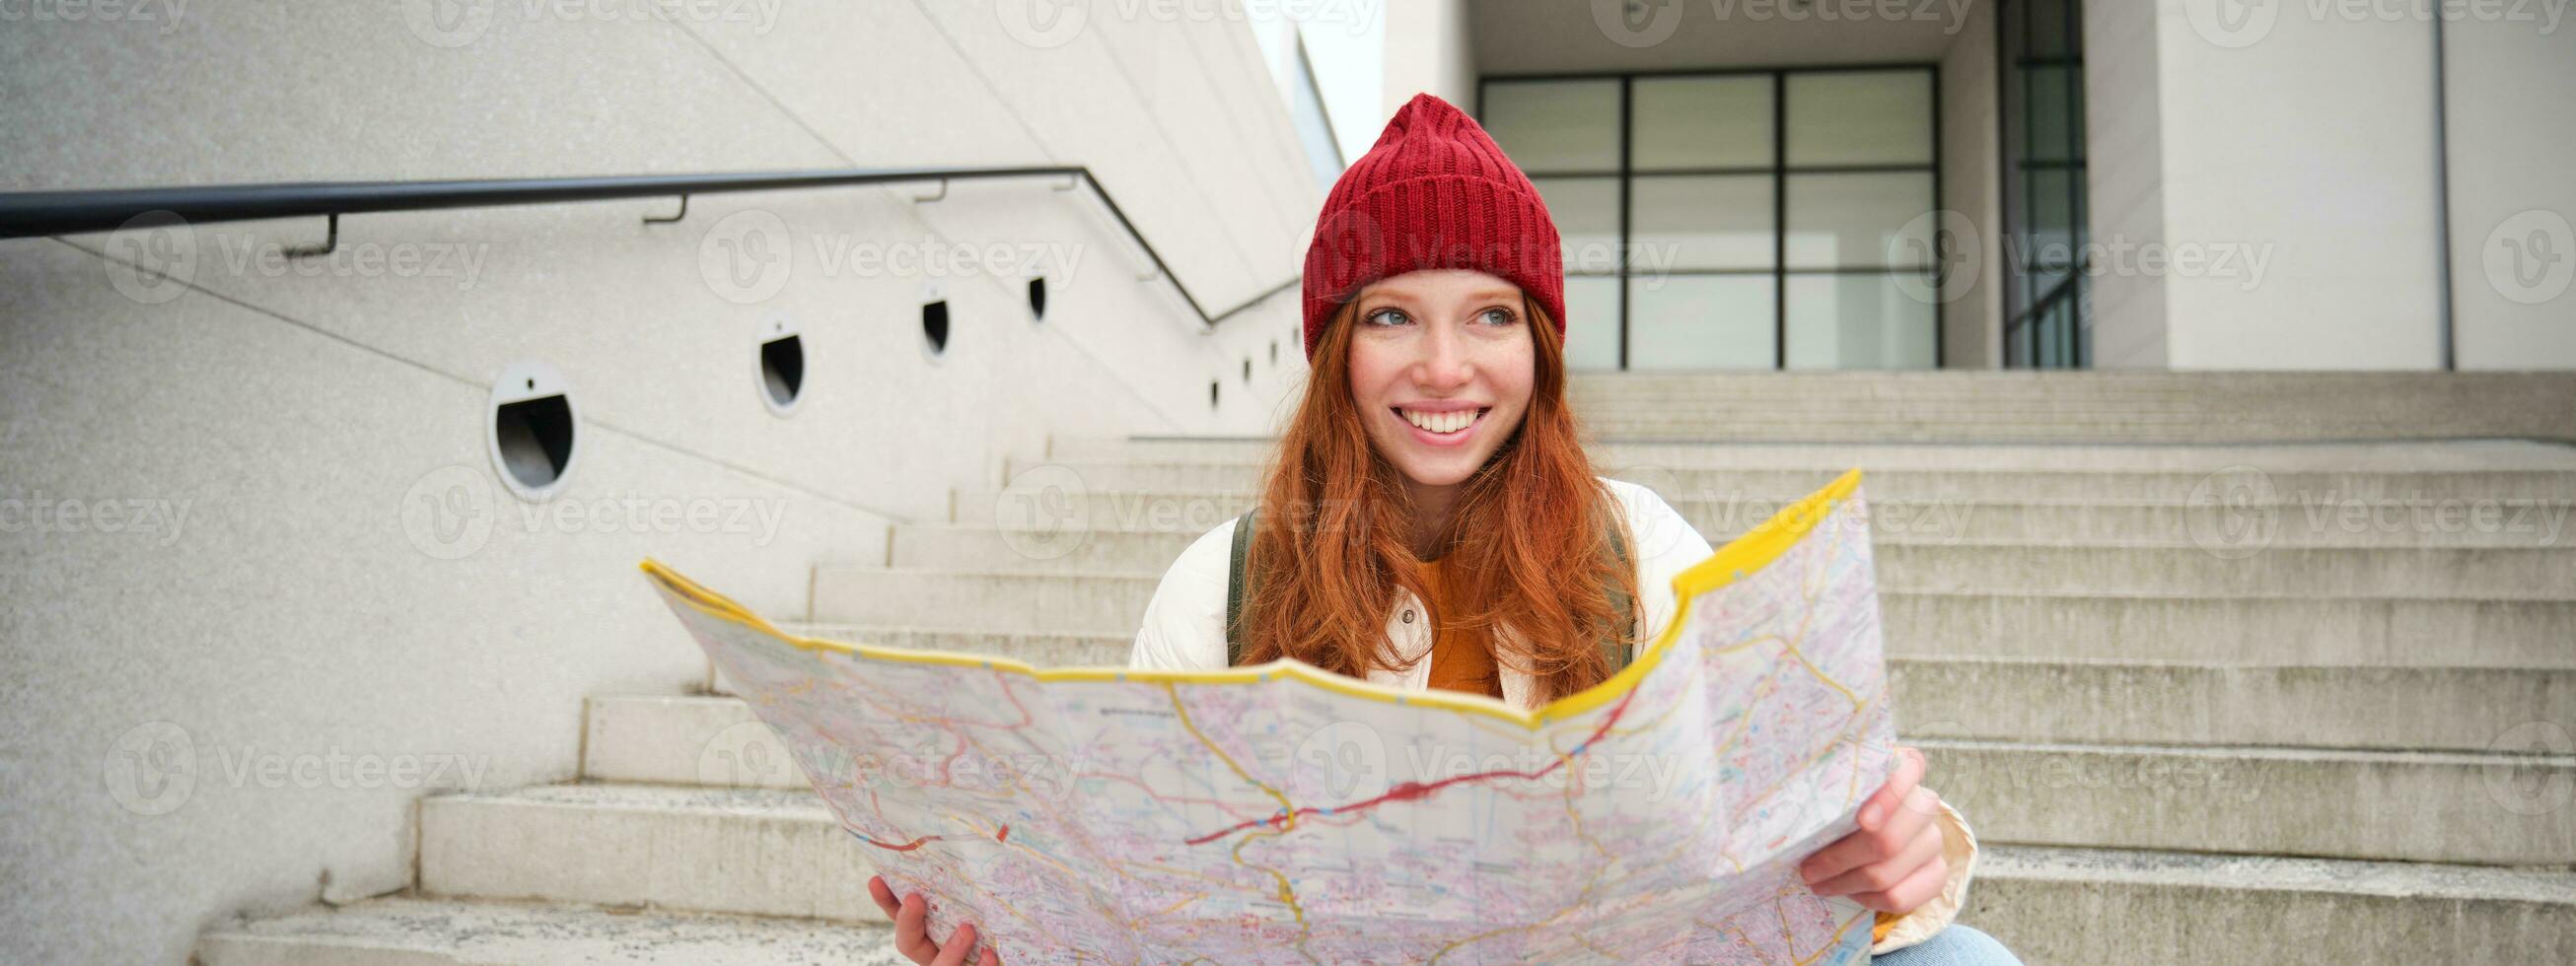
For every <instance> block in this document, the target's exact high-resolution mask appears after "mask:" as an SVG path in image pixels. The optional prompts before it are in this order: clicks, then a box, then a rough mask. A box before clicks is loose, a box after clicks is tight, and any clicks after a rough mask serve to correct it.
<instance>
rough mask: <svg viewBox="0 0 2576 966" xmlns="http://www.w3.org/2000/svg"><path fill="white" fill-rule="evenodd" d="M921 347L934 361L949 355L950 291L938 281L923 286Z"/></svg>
mask: <svg viewBox="0 0 2576 966" xmlns="http://www.w3.org/2000/svg"><path fill="white" fill-rule="evenodd" d="M921 346H922V348H923V349H924V350H926V351H928V352H929V353H930V357H931V358H932V359H937V358H939V357H940V356H943V355H946V354H947V353H948V290H947V287H946V286H943V285H941V284H939V283H938V282H936V281H930V282H924V283H922V286H921Z"/></svg>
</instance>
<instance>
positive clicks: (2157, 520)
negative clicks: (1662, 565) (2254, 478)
mask: <svg viewBox="0 0 2576 966" xmlns="http://www.w3.org/2000/svg"><path fill="white" fill-rule="evenodd" d="M1829 478H1830V477H1829V476H1828V475H1823V474H1820V475H1818V476H1817V477H1816V479H1817V481H1818V485H1822V482H1823V481H1825V480H1827V479H1829ZM1022 479H1023V480H1032V479H1035V478H1033V477H1023V478H1022ZM2571 479H2576V475H2571ZM1021 486H1022V488H1019V489H1004V490H965V491H960V492H958V493H957V494H956V495H955V500H956V504H955V506H954V507H953V508H952V513H953V514H954V516H955V517H956V523H957V525H961V526H972V527H995V526H999V527H1003V528H1007V529H1011V530H1018V531H1031V533H1029V536H1030V537H1031V539H1029V540H1028V542H1029V543H1031V544H1033V545H1035V546H1036V547H1037V548H1038V549H1041V550H1045V549H1049V548H1051V546H1052V545H1053V544H1056V543H1065V542H1071V541H1068V540H1066V539H1065V538H1063V537H1059V536H1055V535H1056V534H1058V533H1060V532H1063V531H1067V530H1071V531H1078V532H1082V533H1095V534H1097V533H1186V534H1193V535H1195V534H1199V533H1205V532H1207V531H1208V530H1209V529H1210V528H1212V527H1215V526H1216V525H1217V524H1220V523H1223V522H1225V521H1227V520H1231V519H1233V518H1235V517H1237V516H1240V515H1242V513H1243V511H1245V510H1248V509H1250V508H1252V506H1253V505H1254V502H1255V501H1254V498H1253V496H1252V494H1251V492H1250V491H1249V490H1232V491H1226V490H1214V489H1180V488H1159V489H1135V488H1119V489H1105V490H1088V489H1076V488H1071V487H1059V488H1058V491H1059V492H1058V493H1057V494H1053V495H1046V496H1044V497H1042V499H1043V501H1044V502H1043V503H1040V502H1037V501H1038V500H1040V499H1041V497H1039V496H1037V494H1040V493H1043V492H1044V490H1043V488H1042V487H1041V486H1040V485H1039V484H1036V483H1023V484H1021ZM1652 488H1653V489H1654V490H1655V491H1656V493H1657V494H1659V495H1661V496H1662V497H1663V499H1664V500H1665V502H1667V503H1669V504H1671V505H1672V507H1673V509H1674V511H1675V512H1678V513H1680V514H1681V515H1682V518H1683V519H1685V520H1688V521H1689V522H1690V525H1691V527H1692V528H1693V529H1696V530H1698V531H1699V532H1700V534H1701V535H1702V536H1704V537H1707V538H1708V539H1709V540H1710V542H1712V543H1723V542H1725V540H1726V539H1727V538H1729V537H1731V536H1734V535H1736V534H1740V533H1743V532H1744V531H1746V530H1749V529H1751V528H1752V527H1754V526H1755V525H1758V524H1760V523H1761V522H1762V521H1764V520H1766V519H1769V518H1770V517H1771V515H1772V514H1774V513H1777V512H1778V511H1779V510H1780V509H1781V508H1782V507H1785V506H1788V505H1789V504H1791V503H1793V502H1795V501H1796V500H1797V498H1798V497H1800V496H1803V495H1804V494H1805V493H1808V492H1813V488H1812V487H1810V488H1808V489H1806V490H1803V491H1790V490H1771V489H1742V490H1734V491H1720V490H1714V489H1710V490H1682V489H1679V488H1676V487H1670V486H1664V485H1652ZM2034 489H2035V488H2034ZM1870 501H1871V503H1870V529H1871V532H1872V533H1873V534H1875V535H1876V536H1877V537H1878V538H1879V539H1880V540H1882V541H1894V542H1914V543H1930V542H1945V541H1946V542H1962V541H1965V542H1987V543H1999V542H2029V543H2055V544H2102V543H2111V544H2148V545H2157V544H2161V545H2168V546H2190V547H2202V548H2205V549H2209V550H2213V551H2217V552H2221V553H2227V554H2232V555H2236V556H2244V555H2247V554H2250V553H2253V552H2256V551H2261V550H2268V549H2283V548H2295V547H2390V548H2397V547H2428V548H2432V547H2459V548H2481V547H2499V548H2512V547H2558V548H2569V547H2576V526H2571V521H2576V502H2571V501H2569V500H2565V499H2559V500H2524V499H2497V498H2487V497H2478V498H2474V499H2467V498H2463V499H2458V500H2448V501H2444V500H2437V499H2434V498H2430V497H2425V498H2388V499H2382V498H2353V499H2344V498H2341V497H2338V498H2336V499H2335V500H2321V501H2311V502H2308V503H2290V502H2264V503H2259V504H2248V503H2242V502H2230V503H2228V504H2227V505H2225V506H2218V505H2214V504H2212V503H2211V500H2210V498H2207V497H2204V498H2201V499H2200V505H2194V504H2193V503H2192V500H2191V498H2189V497H2182V498H2175V499H2170V500H2164V501H2161V502H2159V501H2152V500H2112V499H2107V498H2095V499H2091V500H2085V499H2064V498H2040V497H2028V496H2013V495H2003V496H1993V497H1986V496H1973V497H1971V496H1943V497H1891V496H1882V495H1880V494H1879V493H1878V491H1877V486H1876V484H1875V483H1873V484H1872V485H1871V493H1870Z"/></svg>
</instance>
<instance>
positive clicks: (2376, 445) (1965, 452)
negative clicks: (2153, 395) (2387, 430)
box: [1004, 436, 2576, 479]
mask: <svg viewBox="0 0 2576 966" xmlns="http://www.w3.org/2000/svg"><path fill="white" fill-rule="evenodd" d="M1277 447H1278V441H1277V440H1276V439H1273V438H1268V437H1174V436H1142V437H1133V438H1105V437H1078V438H1065V439H1058V440H1056V441H1055V443H1054V445H1053V446H1052V448H1051V450H1050V452H1049V455H1046V456H1043V457H1034V458H1032V457H1017V458H1013V459H1011V460H1010V461H1009V462H1008V464H1007V465H1008V467H1009V468H1010V470H1011V472H1010V473H1005V474H1004V476H1005V477H1006V478H1007V477H1009V476H1011V475H1014V474H1016V473H1017V472H1019V471H1022V470H1026V469H1029V468H1031V467H1035V466H1040V465H1047V464H1055V465H1062V466H1068V467H1074V468H1082V467H1087V466H1093V465H1113V466H1114V465H1121V464H1160V465H1175V464H1191V465H1211V466H1223V467H1231V468H1233V469H1235V470H1237V471H1239V472H1240V473H1242V474H1243V476H1244V478H1246V479H1250V478H1253V476H1254V475H1255V474H1256V473H1257V472H1258V470H1259V468H1260V467H1261V466H1262V465H1263V463H1264V461H1266V460H1268V459H1269V458H1270V457H1271V456H1273V455H1274V454H1275V452H1276V449H1277ZM1584 449H1585V452H1586V454H1587V455H1588V456H1590V457H1591V459H1592V464H1593V466H1594V468H1595V469H1596V470H1597V471H1599V472H1602V473H1604V474H1610V475H1617V474H1618V473H1622V472H1630V471H1639V472H1646V473H1656V472H1664V473H1684V472H1688V471H1722V470H1732V471H1751V470H1795V471H1804V472H1809V473H1816V474H1821V475H1824V476H1826V477H1827V478H1830V477H1832V476H1835V475H1839V474H1841V473H1842V471H1844V470H1847V469H1850V468H1852V467H1854V466H1859V467H1864V468H1866V469H1868V471H1869V472H1870V474H1871V476H1872V478H1873V479H1875V478H1876V477H1877V476H1879V475H1881V474H1884V473H1889V472H1893V471H1900V470H1905V471H1925V470H1942V471H1953V472H1962V473H1975V474H1982V475H1988V476H2013V475H2018V474H2023V473H2032V472H2045V473H2078V472H2082V473H2096V474H2098V473H2103V472H2109V471H2124V472H2131V473H2170V474H2179V475H2184V476H2190V477H2193V478H2198V477H2200V476H2202V475H2204V474H2208V473H2212V472H2216V471H2218V470H2221V469H2227V468H2233V467H2244V466H2249V465H2250V466H2255V467H2259V468H2260V469H2261V470H2263V471H2264V472H2266V473H2273V474H2279V473H2363V474H2381V473H2407V472H2421V471H2427V470H2431V471H2444V472H2513V471H2531V470H2541V471H2555V472H2560V473H2565V472H2570V471H2576V449H2571V448H2569V447H2568V446H2567V445H2566V444H2565V443H2563V442H2533V441H2527V440H2509V439H2456V440H2413V441H2403V442H2364V443H2301V444H2278V445H2268V446H2243V445H2211V446H2191V445H2176V444H2152V445H2134V444H2125V443H2104V444H2097V445H2089V446H2065V445H2057V444H2047V445H2011V444H1982V445H1959V444H1928V445H1926V444H1905V443H1835V444H1831V445H1822V444H1802V443H1794V442H1792V443H1640V442H1610V443H1595V444H1593V445H1590V446H1587V447H1585V448H1584ZM2471 468H2473V469H2471Z"/></svg>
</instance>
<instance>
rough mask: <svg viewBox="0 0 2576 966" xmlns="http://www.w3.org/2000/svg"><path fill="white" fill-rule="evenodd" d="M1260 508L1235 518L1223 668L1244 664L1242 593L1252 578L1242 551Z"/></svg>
mask: <svg viewBox="0 0 2576 966" xmlns="http://www.w3.org/2000/svg"><path fill="white" fill-rule="evenodd" d="M1260 513H1261V508H1260V507H1254V508H1252V509H1250V510H1246V511H1244V512H1243V515H1242V516H1239V517H1236V518H1234V563H1233V565H1232V566H1229V567H1227V568H1226V574H1225V666H1227V667H1233V666H1235V665H1238V664H1241V663H1243V592H1244V584H1245V583H1247V582H1249V581H1250V580H1251V579H1252V575H1251V574H1249V573H1247V572H1246V571H1245V570H1244V569H1243V560H1244V551H1246V550H1249V549H1251V547H1252V534H1253V531H1255V530H1257V529H1259V528H1260V519H1259V515H1260Z"/></svg>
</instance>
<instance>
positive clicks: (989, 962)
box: [868, 875, 1002, 966]
mask: <svg viewBox="0 0 2576 966" xmlns="http://www.w3.org/2000/svg"><path fill="white" fill-rule="evenodd" d="M868 898H871V899H875V900H876V901H877V908H879V909H883V910H885V914H886V918H888V919H892V920H894V951H895V952H898V953H902V954H903V955H904V958H906V959H909V960H912V961H913V962H915V963H918V964H920V966H966V951H967V950H970V949H973V948H975V925H974V924H973V923H960V924H959V925H958V926H957V931H956V932H953V933H949V934H948V941H947V942H945V943H937V942H932V941H931V940H930V900H927V899H924V898H922V897H921V893H918V892H916V893H913V894H911V895H908V896H905V897H903V901H901V902H897V901H895V898H894V889H893V888H892V887H889V886H887V885H886V881H885V877H884V876H881V875H872V876H869V877H868ZM943 950H944V952H943ZM975 962H976V966H1002V957H1000V956H997V955H994V953H993V950H992V948H991V947H986V948H985V950H984V958H982V959H978V960H976V961H975Z"/></svg>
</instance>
